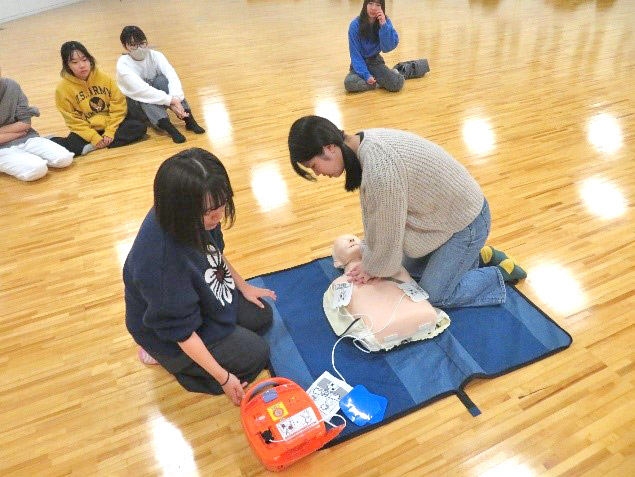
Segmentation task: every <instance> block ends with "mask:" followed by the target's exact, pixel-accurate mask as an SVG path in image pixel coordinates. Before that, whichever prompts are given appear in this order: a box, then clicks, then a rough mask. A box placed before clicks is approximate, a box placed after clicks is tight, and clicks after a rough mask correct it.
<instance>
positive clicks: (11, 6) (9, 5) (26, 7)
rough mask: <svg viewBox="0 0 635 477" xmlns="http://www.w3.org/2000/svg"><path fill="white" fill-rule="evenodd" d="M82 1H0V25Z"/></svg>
mask: <svg viewBox="0 0 635 477" xmlns="http://www.w3.org/2000/svg"><path fill="white" fill-rule="evenodd" d="M81 1H82V0H0V23H3V22H6V21H9V20H15V19H16V18H20V17H26V16H27V15H33V14H34V13H38V12H43V11H45V10H51V9H52V8H57V7H61V6H63V5H68V4H69V3H77V2H81Z"/></svg>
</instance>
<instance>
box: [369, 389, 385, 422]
mask: <svg viewBox="0 0 635 477" xmlns="http://www.w3.org/2000/svg"><path fill="white" fill-rule="evenodd" d="M370 395H371V396H373V397H374V398H375V399H377V402H378V403H379V411H377V412H376V413H375V415H373V417H372V418H371V420H370V421H368V424H377V423H378V422H381V421H383V420H384V414H385V413H386V407H387V406H388V399H387V398H385V397H384V396H380V395H379V394H372V393H370Z"/></svg>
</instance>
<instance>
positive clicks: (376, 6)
mask: <svg viewBox="0 0 635 477" xmlns="http://www.w3.org/2000/svg"><path fill="white" fill-rule="evenodd" d="M380 11H381V3H379V2H368V3H367V4H366V13H368V16H369V17H370V19H371V21H374V20H375V18H376V17H377V14H378V13H379V12H380Z"/></svg>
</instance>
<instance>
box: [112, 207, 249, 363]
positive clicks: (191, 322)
mask: <svg viewBox="0 0 635 477" xmlns="http://www.w3.org/2000/svg"><path fill="white" fill-rule="evenodd" d="M210 233H211V236H212V241H213V243H215V244H216V245H217V246H218V248H219V250H218V251H216V250H215V249H214V248H213V247H212V248H211V249H210V250H209V251H208V253H207V254H203V253H202V252H201V251H200V250H196V249H194V248H192V247H186V246H183V245H180V244H179V243H177V242H176V241H175V240H174V239H173V238H172V237H171V236H170V235H168V234H167V233H166V232H165V231H164V230H163V229H162V228H161V226H160V225H159V222H158V220H157V217H156V213H155V210H154V208H153V209H151V210H150V212H148V215H147V216H146V218H145V219H144V221H143V223H142V224H141V228H140V229H139V233H138V234H137V238H136V239H135V241H134V244H133V245H132V248H131V249H130V253H129V254H128V258H127V259H126V263H125V264H124V267H123V281H124V285H125V300H126V327H127V328H128V331H129V332H130V334H131V335H132V337H133V338H134V340H135V341H136V342H137V343H138V344H139V345H140V346H141V347H143V348H144V349H145V350H146V351H147V352H148V353H150V355H151V356H152V357H154V358H155V359H156V360H158V361H159V362H160V363H161V361H162V360H163V359H167V358H173V357H177V356H179V355H180V354H181V353H182V352H183V351H182V350H181V348H180V346H179V345H178V343H177V342H180V341H185V340H186V339H188V338H189V337H190V336H191V335H192V333H193V332H194V331H196V332H197V333H198V334H199V336H200V337H201V339H202V340H203V342H204V343H205V344H209V343H214V342H216V341H219V340H221V339H223V338H225V337H226V336H228V335H229V334H230V333H231V332H232V331H233V330H234V328H235V326H236V310H237V306H236V302H237V298H238V297H237V293H238V292H237V290H236V286H235V284H234V280H233V278H232V276H231V274H230V273H229V269H228V268H227V265H226V264H225V262H224V261H223V260H222V257H221V256H220V253H222V251H223V249H224V246H225V244H224V242H223V234H222V232H221V229H220V225H218V226H217V227H216V228H215V229H214V230H212V231H211V232H210ZM162 364H163V363H162Z"/></svg>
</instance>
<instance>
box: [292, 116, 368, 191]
mask: <svg viewBox="0 0 635 477" xmlns="http://www.w3.org/2000/svg"><path fill="white" fill-rule="evenodd" d="M344 137H345V135H344V131H342V130H340V129H339V128H338V127H337V126H335V124H333V123H332V122H331V121H329V120H328V119H326V118H323V117H321V116H304V117H301V118H300V119H297V120H296V121H295V122H294V123H293V124H292V125H291V129H290V130H289V155H290V157H291V166H292V167H293V170H294V171H295V172H296V174H298V175H299V176H300V177H302V178H303V179H306V180H309V181H314V180H316V179H315V176H314V175H313V174H311V173H310V172H309V171H307V170H306V169H305V167H306V166H305V165H304V163H305V162H307V161H309V160H311V159H312V158H314V157H315V156H319V155H322V154H323V153H324V146H328V145H330V144H334V145H336V146H337V147H339V148H340V150H341V151H342V159H343V160H344V171H346V182H345V184H344V188H345V189H346V190H347V191H349V192H351V191H354V190H355V189H357V188H358V187H359V186H360V184H361V183H362V166H361V164H360V162H359V159H358V158H357V155H356V154H355V151H353V150H352V149H351V148H350V147H349V146H348V145H346V144H345V143H344Z"/></svg>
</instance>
